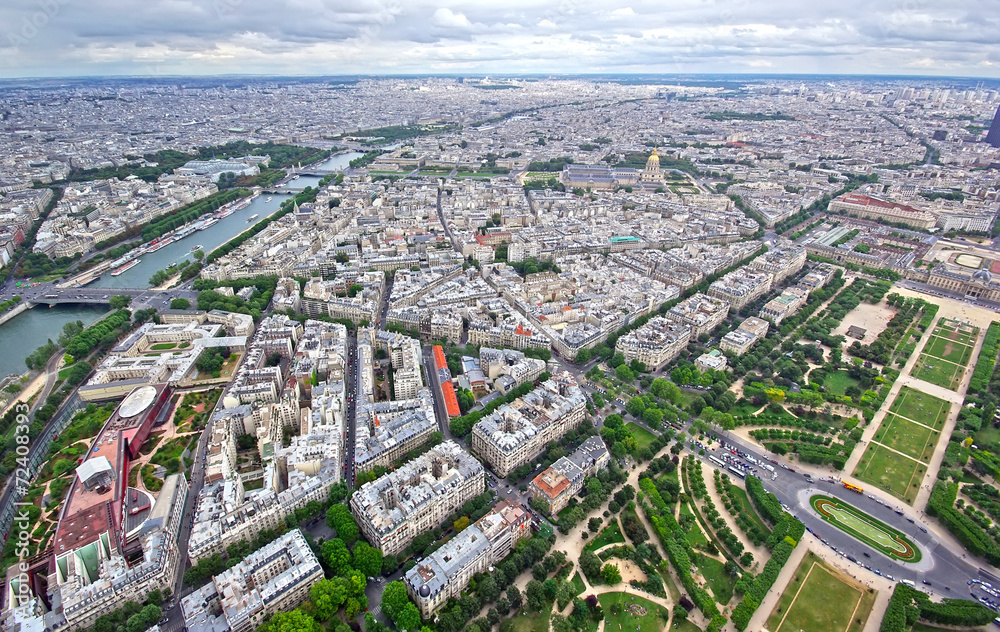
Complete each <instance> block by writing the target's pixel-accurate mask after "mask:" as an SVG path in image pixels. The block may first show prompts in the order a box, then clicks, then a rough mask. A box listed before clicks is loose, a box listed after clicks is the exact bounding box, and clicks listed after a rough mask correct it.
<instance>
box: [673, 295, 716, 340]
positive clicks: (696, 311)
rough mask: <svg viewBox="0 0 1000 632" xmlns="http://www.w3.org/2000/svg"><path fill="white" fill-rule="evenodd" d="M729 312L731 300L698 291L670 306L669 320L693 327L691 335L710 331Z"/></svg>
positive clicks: (696, 335) (694, 336)
mask: <svg viewBox="0 0 1000 632" xmlns="http://www.w3.org/2000/svg"><path fill="white" fill-rule="evenodd" d="M727 314H729V301H726V300H723V299H721V298H716V297H714V296H709V295H707V294H702V293H701V292H698V293H697V294H694V295H693V296H691V297H689V298H687V299H685V300H683V301H681V302H680V303H678V304H677V305H674V306H673V307H672V308H670V311H668V312H667V313H666V314H665V316H666V317H667V319H668V320H672V321H674V322H677V323H682V324H685V325H688V326H690V327H691V337H692V338H697V337H698V336H700V335H702V334H707V333H710V332H711V331H712V330H713V329H715V328H716V327H718V326H719V324H720V323H721V322H722V321H723V320H725V318H726V315H727Z"/></svg>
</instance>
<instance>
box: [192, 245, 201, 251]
mask: <svg viewBox="0 0 1000 632" xmlns="http://www.w3.org/2000/svg"><path fill="white" fill-rule="evenodd" d="M197 250H201V244H198V245H197V246H195V247H194V248H192V249H191V252H195V251H197Z"/></svg>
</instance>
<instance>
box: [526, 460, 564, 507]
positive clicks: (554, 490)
mask: <svg viewBox="0 0 1000 632" xmlns="http://www.w3.org/2000/svg"><path fill="white" fill-rule="evenodd" d="M531 484H532V485H534V486H535V487H536V488H538V490H539V491H540V492H542V493H543V494H545V495H546V496H548V497H549V498H550V499H552V500H555V499H556V498H558V497H559V494H561V493H563V492H564V491H566V489H568V488H569V486H570V481H569V479H568V478H566V477H565V476H563V475H562V474H560V473H559V472H556V471H555V470H553V469H552V468H549V469H547V470H545V471H544V472H542V473H541V474H539V475H538V476H536V477H535V478H534V480H532V481H531Z"/></svg>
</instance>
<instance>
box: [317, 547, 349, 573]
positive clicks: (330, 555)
mask: <svg viewBox="0 0 1000 632" xmlns="http://www.w3.org/2000/svg"><path fill="white" fill-rule="evenodd" d="M322 552H323V559H324V560H325V561H326V563H327V565H328V566H329V567H330V569H331V570H332V571H333V572H334V573H335V574H337V575H342V574H344V573H346V572H347V570H348V569H349V568H350V566H351V554H350V552H349V551H348V550H347V545H346V544H344V541H343V540H341V539H340V538H331V539H329V540H327V541H326V542H324V543H323V548H322Z"/></svg>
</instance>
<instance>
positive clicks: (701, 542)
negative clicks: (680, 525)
mask: <svg viewBox="0 0 1000 632" xmlns="http://www.w3.org/2000/svg"><path fill="white" fill-rule="evenodd" d="M684 516H690V518H691V522H690V525H691V526H690V527H688V530H687V535H686V539H687V541H688V544H690V545H691V546H692V547H694V548H696V549H704V548H705V547H706V546H707V545H708V537H706V536H705V534H704V533H702V531H701V527H699V526H698V519H697V518H695V517H694V514H693V513H692V512H691V508H690V507H689V506H688V504H687V503H681V513H680V517H681V518H683V517H684Z"/></svg>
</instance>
